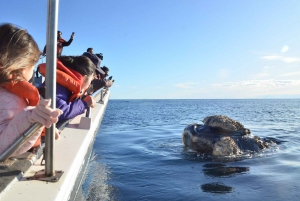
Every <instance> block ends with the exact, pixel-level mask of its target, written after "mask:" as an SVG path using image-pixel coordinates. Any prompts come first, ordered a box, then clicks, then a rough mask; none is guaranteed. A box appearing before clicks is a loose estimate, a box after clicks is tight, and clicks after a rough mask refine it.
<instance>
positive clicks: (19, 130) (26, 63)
mask: <svg viewBox="0 0 300 201" xmlns="http://www.w3.org/2000/svg"><path fill="white" fill-rule="evenodd" d="M40 55H41V53H40V51H39V48H38V45H37V43H36V42H35V41H34V39H33V38H32V36H31V35H30V34H29V33H28V32H27V31H26V30H25V29H21V28H18V27H16V26H15V25H12V24H2V25H1V26H0V154H2V153H3V152H4V151H5V150H7V149H8V148H9V147H10V146H11V145H12V144H13V143H14V142H15V141H16V140H17V139H18V138H19V136H21V135H22V134H23V133H24V131H25V130H27V129H28V128H29V127H30V126H31V125H32V124H34V123H36V122H38V123H41V124H43V125H44V126H46V127H50V126H51V125H52V124H53V123H56V122H57V121H58V116H59V115H61V114H62V111H61V110H59V109H52V108H50V104H51V100H50V99H48V100H46V99H41V100H40V99H39V93H38V90H37V89H36V88H35V87H34V86H33V85H31V84H30V83H29V82H28V80H29V79H30V78H31V77H32V74H33V69H34V66H35V64H36V63H37V61H38V59H39V57H40ZM43 128H44V127H42V128H40V129H39V130H38V131H37V132H36V133H35V134H33V136H32V137H30V138H29V139H28V140H27V141H26V142H25V143H24V144H23V145H22V146H20V147H19V149H18V150H17V151H15V152H14V153H13V155H12V156H17V155H20V154H22V153H24V152H26V151H28V150H29V149H30V148H31V146H32V145H33V144H34V143H35V142H36V140H37V139H38V137H39V136H40V134H41V131H42V129H43Z"/></svg>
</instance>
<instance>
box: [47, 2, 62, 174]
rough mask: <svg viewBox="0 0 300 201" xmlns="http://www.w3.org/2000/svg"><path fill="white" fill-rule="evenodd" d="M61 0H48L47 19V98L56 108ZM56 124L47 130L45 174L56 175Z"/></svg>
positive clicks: (52, 106) (53, 107)
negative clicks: (58, 29) (59, 8)
mask: <svg viewBox="0 0 300 201" xmlns="http://www.w3.org/2000/svg"><path fill="white" fill-rule="evenodd" d="M58 4H59V0H48V15H47V16H48V19H47V45H46V48H47V49H46V50H47V60H46V99H51V100H52V101H51V108H52V109H55V108H56V101H55V100H56V57H57V19H58ZM55 127H56V126H55V124H53V125H52V126H51V127H50V128H47V130H46V137H45V140H46V141H45V175H46V176H48V177H49V176H54V175H55V169H54V149H55V146H54V145H55Z"/></svg>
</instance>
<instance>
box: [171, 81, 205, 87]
mask: <svg viewBox="0 0 300 201" xmlns="http://www.w3.org/2000/svg"><path fill="white" fill-rule="evenodd" d="M199 84H201V83H200V82H187V83H178V84H175V86H176V87H177V88H183V89H191V88H193V87H192V86H193V85H199Z"/></svg>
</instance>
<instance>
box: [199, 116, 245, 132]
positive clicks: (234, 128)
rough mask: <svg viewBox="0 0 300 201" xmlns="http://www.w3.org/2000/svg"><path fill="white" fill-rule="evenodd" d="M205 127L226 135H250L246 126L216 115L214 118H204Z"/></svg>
mask: <svg viewBox="0 0 300 201" xmlns="http://www.w3.org/2000/svg"><path fill="white" fill-rule="evenodd" d="M202 122H203V123H204V125H206V126H209V127H210V128H212V129H214V130H216V131H218V132H220V133H223V134H226V135H246V134H250V130H249V129H246V128H244V126H243V125H242V124H241V123H239V122H237V121H235V120H233V119H231V118H229V117H227V116H222V115H214V116H208V117H206V118H204V120H203V121H202Z"/></svg>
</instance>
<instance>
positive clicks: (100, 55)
mask: <svg viewBox="0 0 300 201" xmlns="http://www.w3.org/2000/svg"><path fill="white" fill-rule="evenodd" d="M95 55H96V56H97V57H98V58H99V59H101V60H103V54H102V53H99V54H95Z"/></svg>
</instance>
